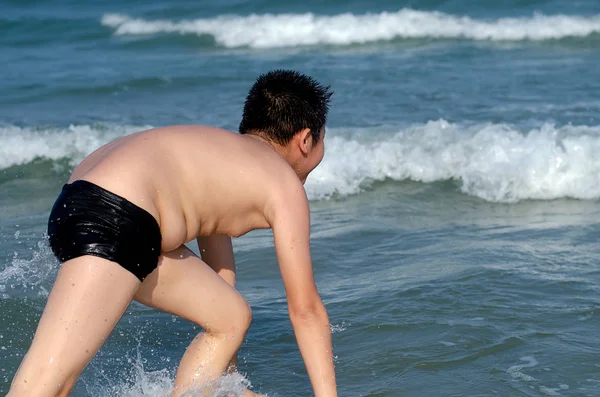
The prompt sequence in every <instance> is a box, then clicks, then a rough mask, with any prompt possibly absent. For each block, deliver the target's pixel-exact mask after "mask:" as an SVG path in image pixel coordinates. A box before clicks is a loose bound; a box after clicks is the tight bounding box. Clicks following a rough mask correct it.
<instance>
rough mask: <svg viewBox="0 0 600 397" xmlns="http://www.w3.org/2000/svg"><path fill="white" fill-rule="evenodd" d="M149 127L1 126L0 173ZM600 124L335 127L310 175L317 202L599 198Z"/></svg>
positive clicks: (75, 154)
mask: <svg viewBox="0 0 600 397" xmlns="http://www.w3.org/2000/svg"><path fill="white" fill-rule="evenodd" d="M145 128H148V127H132V126H96V127H93V126H87V125H81V126H71V127H68V128H66V129H46V130H37V129H28V128H19V127H11V126H9V127H4V128H0V169H2V168H6V167H9V166H13V165H19V164H26V163H28V162H30V161H32V160H33V159H35V158H38V157H42V158H48V159H52V160H56V159H60V158H68V159H71V162H72V163H76V162H78V161H79V160H81V159H82V158H83V157H84V156H86V155H87V154H89V153H91V152H92V151H93V150H95V149H97V148H98V147H99V146H100V145H102V144H103V143H106V142H108V141H109V140H111V139H114V138H116V137H118V136H122V135H125V134H129V133H132V132H134V131H140V130H143V129H145ZM598 153H600V126H589V127H588V126H571V125H567V126H561V127H556V126H554V125H553V124H543V125H541V126H540V127H539V128H536V129H533V130H519V129H517V128H515V127H513V126H510V125H508V124H491V123H483V124H475V125H464V124H460V123H456V124H455V123H449V122H446V121H444V120H438V121H430V122H428V123H424V124H415V125H412V126H408V127H403V128H399V127H381V128H370V129H344V128H331V129H330V130H329V132H328V135H327V138H326V155H325V159H324V160H323V163H322V164H321V165H320V166H319V167H318V168H317V169H316V170H315V171H314V172H313V173H312V174H311V175H310V177H309V179H308V181H307V183H306V190H307V193H308V196H309V198H310V199H312V200H319V199H327V198H330V197H346V196H349V195H353V194H358V193H360V192H362V191H364V190H365V189H369V187H370V186H371V185H372V183H373V182H376V181H385V180H394V181H404V180H412V181H419V182H423V183H431V182H437V181H444V180H450V179H452V180H457V181H458V182H459V184H460V186H461V190H462V191H463V192H464V193H466V194H469V195H472V196H477V197H480V198H482V199H484V200H487V201H491V202H508V203H510V202H517V201H519V200H523V199H536V200H551V199H556V198H563V197H571V198H577V199H598V198H600V156H598Z"/></svg>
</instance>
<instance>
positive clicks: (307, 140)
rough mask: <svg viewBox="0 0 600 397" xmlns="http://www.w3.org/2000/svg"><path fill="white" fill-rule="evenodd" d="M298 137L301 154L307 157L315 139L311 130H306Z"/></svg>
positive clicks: (299, 133)
mask: <svg viewBox="0 0 600 397" xmlns="http://www.w3.org/2000/svg"><path fill="white" fill-rule="evenodd" d="M296 135H297V136H298V146H299V147H300V152H302V154H303V155H305V156H306V155H307V154H308V152H309V151H310V148H311V147H312V145H313V141H312V140H313V138H312V134H311V132H310V128H304V129H303V130H301V131H300V132H298V134H296Z"/></svg>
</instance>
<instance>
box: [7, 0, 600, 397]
mask: <svg viewBox="0 0 600 397" xmlns="http://www.w3.org/2000/svg"><path fill="white" fill-rule="evenodd" d="M88 3H89V4H82V3H80V2H75V1H64V0H61V1H54V2H49V1H8V2H5V4H3V6H2V10H3V12H2V13H1V14H2V15H1V16H0V59H2V61H3V62H2V66H3V70H2V76H1V77H0V92H1V93H2V95H0V258H1V259H0V313H1V316H2V321H1V322H0V323H1V324H0V394H3V393H5V392H6V391H7V390H8V385H9V384H10V381H11V379H12V375H13V374H14V371H15V370H16V368H17V366H18V364H19V362H20V360H21V358H22V355H23V354H24V353H25V352H26V350H27V348H28V346H29V343H30V341H31V337H32V335H33V332H34V330H35V326H36V323H37V320H38V318H39V316H40V314H41V312H42V310H43V307H44V303H45V297H46V295H47V292H48V291H49V290H50V288H51V286H52V282H53V278H54V275H55V272H56V266H57V265H56V263H55V261H54V259H53V258H52V256H51V255H50V253H49V250H48V248H47V246H46V243H45V240H44V238H43V236H42V235H43V233H44V231H45V222H46V219H47V216H48V212H49V209H50V207H51V206H52V203H53V201H54V199H55V198H56V195H57V194H58V192H59V190H60V187H61V186H62V184H63V183H64V181H65V180H66V179H67V178H68V175H69V172H70V170H71V169H72V168H73V167H74V166H75V165H76V164H77V163H78V162H79V161H80V160H81V159H82V158H83V157H85V156H86V155H87V154H88V153H90V152H91V151H93V150H94V149H96V148H97V147H98V146H100V145H102V144H103V143H106V142H108V141H110V140H111V139H114V138H116V137H118V136H122V135H125V134H129V133H132V132H135V131H139V130H142V129H144V128H148V127H151V126H160V125H170V124H184V123H185V124H187V123H198V124H208V125H214V126H219V127H225V128H229V129H232V130H236V129H237V125H238V124H239V120H240V116H241V110H242V105H243V100H244V97H245V95H246V93H247V90H248V88H249V87H250V86H251V84H252V83H253V82H254V80H255V79H256V77H258V75H260V74H261V73H264V72H266V71H269V70H272V69H276V68H291V69H297V70H299V71H301V72H304V73H307V74H310V75H312V76H314V77H315V78H317V79H318V80H320V81H321V82H323V83H325V84H330V85H331V86H332V88H333V89H334V91H335V97H334V103H333V107H332V110H331V117H330V120H329V125H328V138H327V143H326V145H327V147H326V157H325V160H324V162H323V163H322V165H321V166H320V167H319V168H318V169H317V170H316V171H315V172H314V173H313V174H312V175H311V177H310V178H309V181H308V182H307V185H306V189H307V192H308V194H309V197H310V198H311V200H312V204H311V205H312V212H313V214H312V221H313V233H312V236H313V258H314V262H315V274H316V277H317V281H318V285H319V290H320V292H321V294H322V295H323V298H324V301H325V303H326V305H327V308H328V311H329V314H330V317H331V320H332V324H333V330H334V334H333V339H334V345H335V354H336V362H337V373H338V383H339V389H340V395H341V396H371V397H375V396H377V397H380V396H393V397H395V396H399V395H403V396H440V395H443V396H546V395H556V396H597V395H599V394H600V375H599V373H600V359H598V356H599V353H600V348H599V346H600V339H599V337H598V332H597V330H598V328H599V326H600V323H599V317H598V310H599V308H600V299H599V298H598V296H599V292H600V266H599V263H600V249H599V248H598V243H597V242H598V239H599V237H600V207H599V204H600V202H599V199H600V160H599V159H600V155H599V154H600V116H599V115H600V99H599V97H598V92H600V68H598V65H600V3H598V2H597V1H593V0H581V1H565V0H555V1H541V0H513V1H504V2H497V3H490V2H484V1H479V2H468V1H465V0H456V1H439V0H437V1H435V0H427V1H384V0H380V1H375V2H373V1H371V2H367V1H327V2H317V1H304V2H285V3H282V2H273V1H253V2H249V1H220V2H216V1H181V0H177V1H171V2H166V1H161V2H152V3H151V4H149V3H148V2H141V1H130V2H126V3H119V2H115V1H112V2H111V1H109V2H88ZM191 247H192V248H193V249H194V250H196V249H197V248H196V247H194V246H191ZM235 250H236V260H237V263H238V269H239V276H238V278H239V289H240V290H241V292H242V293H243V294H244V296H245V297H246V298H247V299H248V301H249V302H250V304H251V305H252V307H253V311H254V322H253V325H252V328H251V330H250V332H249V334H248V337H247V340H246V342H245V344H244V346H243V348H242V351H241V360H240V361H241V365H240V371H241V372H242V374H244V376H245V377H246V379H247V380H248V381H250V382H251V383H252V385H253V387H254V388H255V389H256V390H258V391H261V392H263V393H269V395H278V396H300V395H307V394H310V393H311V389H310V385H309V382H308V379H307V377H306V374H305V371H304V368H303V364H302V360H301V358H300V356H299V353H298V350H297V346H296V344H295V340H294V337H293V333H292V331H291V327H290V325H289V320H288V319H287V313H286V305H285V295H284V291H283V286H282V283H281V281H280V277H279V273H278V269H277V262H276V259H275V256H274V251H273V248H272V246H271V239H270V236H269V233H267V232H256V233H251V234H250V235H248V236H245V237H243V238H240V239H238V240H237V241H236V242H235ZM197 332H199V329H198V328H197V327H195V326H194V325H193V324H190V323H187V322H185V321H182V320H179V319H176V318H172V317H171V316H170V315H166V314H163V313H158V312H156V311H153V310H150V309H148V308H145V307H143V306H141V305H138V304H133V305H132V306H131V307H130V310H128V312H127V313H126V315H125V316H124V318H123V319H122V321H121V323H120V324H119V325H118V327H117V328H116V330H115V331H114V332H113V334H112V335H111V338H110V339H109V340H108V341H107V343H106V344H105V345H104V347H103V348H102V350H101V351H100V353H99V354H98V356H97V357H96V358H95V359H94V360H93V361H92V363H91V364H90V366H89V367H88V369H87V370H86V372H85V373H84V374H83V376H82V379H81V381H80V383H79V384H78V385H77V388H76V391H75V393H74V395H75V396H128V397H133V396H136V397H137V396H166V395H168V393H169V388H170V386H171V384H172V379H173V374H174V371H175V370H176V368H177V363H178V360H179V358H180V357H181V355H182V354H183V351H184V349H185V347H186V346H187V344H188V343H189V342H190V341H191V339H192V338H193V337H194V336H195V334H196V333H197ZM244 382H245V381H244V380H243V379H241V378H240V377H235V376H234V377H230V378H224V379H223V380H222V389H223V390H225V391H235V390H236V388H238V387H240V385H242V384H244Z"/></svg>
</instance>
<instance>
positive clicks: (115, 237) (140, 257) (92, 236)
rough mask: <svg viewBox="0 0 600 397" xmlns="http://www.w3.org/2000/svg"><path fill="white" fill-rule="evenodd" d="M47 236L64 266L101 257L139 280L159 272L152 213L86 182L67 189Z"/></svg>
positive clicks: (157, 234) (158, 242) (157, 236)
mask: <svg viewBox="0 0 600 397" xmlns="http://www.w3.org/2000/svg"><path fill="white" fill-rule="evenodd" d="M48 235H49V237H50V247H52V251H53V252H54V255H56V257H57V258H58V260H59V261H60V262H61V263H62V262H65V261H68V260H69V259H73V258H77V257H79V256H83V255H94V256H99V257H101V258H104V259H108V260H110V261H113V262H116V263H118V264H120V265H121V266H123V267H124V268H125V269H127V270H129V271H130V272H131V273H133V274H134V275H135V276H136V277H137V278H138V279H140V281H143V280H144V278H146V276H148V275H149V274H150V273H152V271H153V270H154V269H156V266H157V265H158V257H159V256H160V248H161V238H162V237H161V234H160V227H159V226H158V223H157V222H156V219H155V218H154V217H153V216H152V215H151V214H150V213H149V212H147V211H146V210H144V209H142V208H140V207H138V206H137V205H135V204H133V203H132V202H130V201H128V200H127V199H125V198H123V197H121V196H118V195H116V194H114V193H111V192H109V191H108V190H106V189H103V188H101V187H100V186H98V185H95V184H93V183H91V182H88V181H84V180H77V181H74V182H73V183H71V184H67V185H64V186H63V189H62V192H61V194H60V196H58V199H57V200H56V202H55V203H54V207H53V208H52V212H51V213H50V219H49V220H48Z"/></svg>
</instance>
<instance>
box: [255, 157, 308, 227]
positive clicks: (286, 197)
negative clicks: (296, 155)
mask: <svg viewBox="0 0 600 397" xmlns="http://www.w3.org/2000/svg"><path fill="white" fill-rule="evenodd" d="M277 174H278V175H277V177H276V178H275V179H274V180H273V181H272V183H271V184H270V186H269V189H270V191H269V200H268V203H267V207H266V211H265V216H266V218H267V221H268V222H269V223H270V224H271V225H272V226H275V224H277V223H279V224H281V223H282V221H283V222H284V223H288V222H289V221H292V220H294V221H296V222H297V221H298V220H299V219H300V218H305V219H308V217H309V206H308V198H307V196H306V191H305V190H304V186H303V185H302V182H300V179H298V176H297V175H296V173H295V172H294V170H293V169H291V168H290V167H289V166H288V165H287V164H283V165H282V166H281V167H280V169H279V170H278V172H277Z"/></svg>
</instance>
